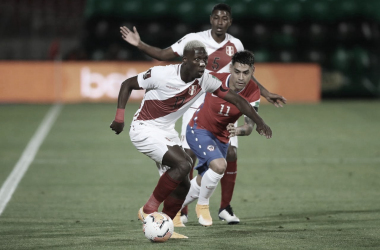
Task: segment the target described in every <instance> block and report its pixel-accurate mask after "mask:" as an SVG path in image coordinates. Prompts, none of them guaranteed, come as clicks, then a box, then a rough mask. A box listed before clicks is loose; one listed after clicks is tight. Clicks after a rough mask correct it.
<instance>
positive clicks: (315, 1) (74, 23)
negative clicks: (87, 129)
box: [0, 0, 380, 99]
mask: <svg viewBox="0 0 380 250" xmlns="http://www.w3.org/2000/svg"><path fill="white" fill-rule="evenodd" d="M221 2H224V3H227V4H229V5H230V6H231V7H232V17H233V24H232V26H231V27H230V29H229V31H228V32H229V33H230V34H231V35H233V36H235V37H237V38H239V39H240V40H241V41H242V42H243V45H244V47H245V48H246V49H249V50H251V51H253V52H254V53H255V57H256V61H257V62H260V63H317V64H319V65H321V68H322V97H323V98H324V99H327V98H379V97H380V73H379V69H380V30H379V27H380V25H379V23H380V11H379V10H380V1H378V0H245V1H237V0H234V1H232V0H228V1H225V0H224V1H223V0H221V1H205V0H202V1H201V0H187V1H177V0H160V1H157V0H155V1H154V0H87V1H86V0H1V1H0V19H1V25H0V37H1V39H0V60H64V61H66V60H71V61H73V60H91V61H93V60H96V61H100V60H103V61H104V60H106V61H107V60H109V61H117V60H120V61H144V60H153V59H151V58H150V57H148V56H146V55H144V54H143V53H141V52H140V51H139V50H138V49H136V48H135V47H133V46H131V45H129V44H128V43H126V42H125V41H124V40H122V38H121V35H120V32H119V27H120V26H121V25H126V26H127V27H129V28H132V27H133V26H136V27H137V29H138V31H139V33H140V36H141V39H142V40H143V41H144V42H146V43H148V44H151V45H154V46H157V47H160V48H166V47H169V46H170V45H172V44H173V43H174V42H176V41H177V40H179V39H180V38H181V37H183V36H184V35H185V34H187V33H189V32H198V31H203V30H206V29H209V28H210V24H209V15H210V12H211V10H212V7H213V6H214V5H215V4H216V3H221ZM284 81H285V82H286V79H284ZM305 84H307V83H305ZM264 85H265V84H264Z"/></svg>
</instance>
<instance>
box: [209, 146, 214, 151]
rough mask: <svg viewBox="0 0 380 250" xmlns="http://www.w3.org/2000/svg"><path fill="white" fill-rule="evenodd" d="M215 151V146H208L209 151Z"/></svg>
mask: <svg viewBox="0 0 380 250" xmlns="http://www.w3.org/2000/svg"><path fill="white" fill-rule="evenodd" d="M214 149H215V148H214V146H213V145H208V146H207V150H208V151H214Z"/></svg>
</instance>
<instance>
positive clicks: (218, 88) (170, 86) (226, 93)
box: [110, 41, 272, 238]
mask: <svg viewBox="0 0 380 250" xmlns="http://www.w3.org/2000/svg"><path fill="white" fill-rule="evenodd" d="M207 59H208V55H207V52H206V48H205V46H204V45H203V44H202V43H201V42H199V41H190V42H188V43H187V44H186V46H185V49H184V56H183V58H182V64H177V65H168V66H157V67H153V68H151V69H149V70H148V71H146V72H143V73H140V74H138V75H137V76H134V77H131V78H129V79H127V80H125V81H124V82H123V83H122V85H121V88H120V92H119V97H118V103H117V111H116V116H115V119H114V121H113V122H112V123H111V125H110V127H111V129H112V130H113V131H115V133H116V134H119V133H121V132H122V131H123V128H124V111H125V106H126V104H127V102H128V99H129V96H130V94H131V92H132V90H138V89H146V93H145V96H144V98H143V100H142V103H141V105H140V108H139V109H138V110H137V112H136V113H135V115H134V117H133V121H132V123H131V126H130V130H129V135H130V138H131V141H132V143H133V145H134V146H135V147H136V148H137V150H138V151H139V152H141V153H143V154H145V155H147V156H148V157H150V158H151V159H152V160H154V161H155V162H156V163H157V164H162V165H165V166H167V167H168V168H167V171H166V172H165V173H164V174H163V175H162V176H161V177H160V179H159V181H158V184H157V185H156V187H155V189H154V191H153V193H152V195H151V196H150V198H149V199H148V201H147V202H146V203H145V205H144V206H143V207H142V208H141V209H140V210H139V212H138V216H139V218H140V219H141V220H144V217H145V216H146V214H150V213H152V212H155V211H157V210H158V207H159V206H160V204H161V203H162V202H163V203H164V206H163V210H162V212H164V213H166V214H167V215H168V216H169V217H170V218H172V219H173V218H174V216H175V215H176V214H177V212H178V211H179V210H180V209H181V207H182V204H183V202H184V200H185V198H186V195H187V193H188V191H189V188H190V181H189V178H188V177H187V176H188V174H189V172H190V170H191V167H192V164H193V163H192V160H191V158H190V157H189V156H188V155H187V154H186V153H185V151H184V150H183V149H182V147H181V142H180V139H179V137H178V133H177V132H176V131H175V129H174V126H175V122H176V121H177V120H178V118H180V117H181V116H182V115H183V113H184V112H185V111H186V110H187V109H188V108H189V107H190V106H191V105H192V104H193V103H194V102H195V101H196V99H197V98H198V97H199V96H200V95H202V94H203V93H205V92H211V93H213V94H214V95H216V96H218V97H220V98H222V99H224V100H226V101H228V102H230V103H232V104H234V105H236V106H237V107H238V108H239V110H240V111H241V112H242V113H244V114H245V115H247V116H248V117H249V118H251V119H252V120H253V121H255V123H256V124H257V128H256V131H257V132H258V133H260V134H261V135H265V136H266V137H267V138H271V136H272V131H271V129H270V128H269V127H268V126H267V125H266V124H265V123H264V121H263V120H262V119H261V117H260V116H259V115H258V114H257V113H256V111H255V110H254V109H253V108H252V106H250V105H249V103H247V101H246V100H244V99H243V98H242V97H240V96H239V95H237V94H236V93H235V92H234V91H231V90H229V89H228V88H225V87H223V86H222V83H221V82H220V80H219V79H217V78H216V77H214V76H212V75H210V74H208V73H205V72H204V71H205V68H206V65H207ZM172 238H187V237H186V236H184V235H181V234H178V233H173V236H172Z"/></svg>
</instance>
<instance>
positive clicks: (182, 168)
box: [178, 157, 193, 177]
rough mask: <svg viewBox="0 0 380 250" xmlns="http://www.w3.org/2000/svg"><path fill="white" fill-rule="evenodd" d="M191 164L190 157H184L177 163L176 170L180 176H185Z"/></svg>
mask: <svg viewBox="0 0 380 250" xmlns="http://www.w3.org/2000/svg"><path fill="white" fill-rule="evenodd" d="M192 166H193V161H192V159H191V158H190V157H186V158H185V159H183V160H182V161H180V162H179V163H178V170H179V172H180V175H181V176H184V177H185V176H187V175H188V174H189V173H190V170H191V168H192Z"/></svg>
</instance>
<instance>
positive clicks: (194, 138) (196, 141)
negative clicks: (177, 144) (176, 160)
mask: <svg viewBox="0 0 380 250" xmlns="http://www.w3.org/2000/svg"><path fill="white" fill-rule="evenodd" d="M186 140H187V143H188V144H189V146H190V148H191V150H192V151H193V152H194V154H195V155H196V156H197V157H198V164H197V166H196V167H195V169H196V170H198V174H200V175H201V176H203V174H204V173H205V172H206V171H207V169H208V166H209V165H210V162H211V161H212V160H215V159H218V158H223V159H224V158H226V155H227V150H228V143H223V142H221V141H219V140H218V139H217V138H216V137H215V136H214V135H213V134H212V133H211V132H209V131H207V130H205V129H198V128H196V127H193V128H191V127H190V126H189V125H187V128H186Z"/></svg>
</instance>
